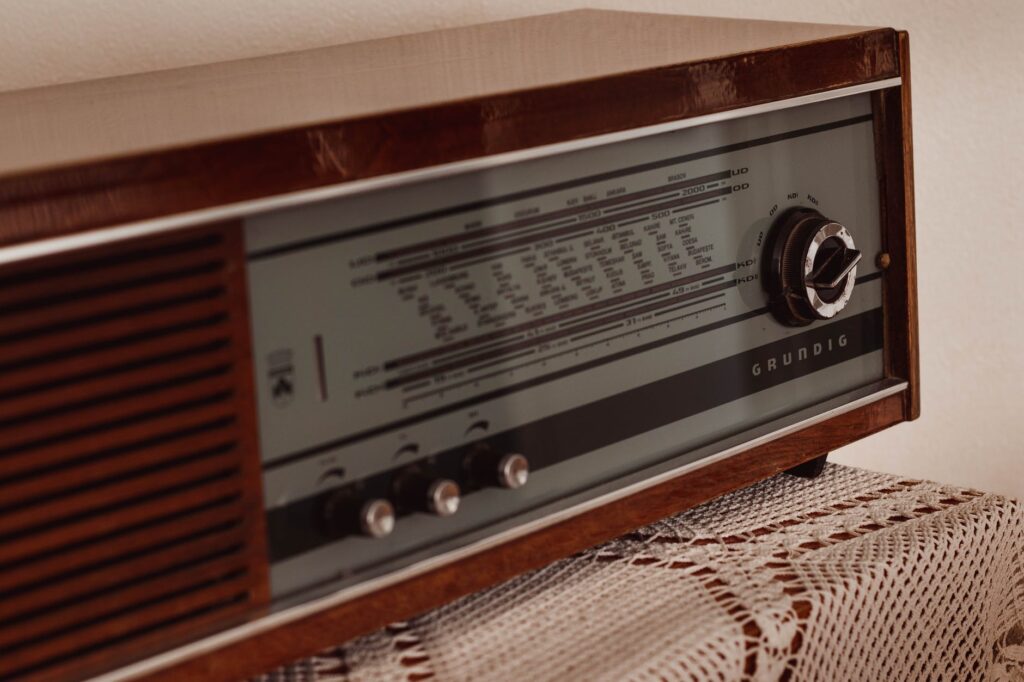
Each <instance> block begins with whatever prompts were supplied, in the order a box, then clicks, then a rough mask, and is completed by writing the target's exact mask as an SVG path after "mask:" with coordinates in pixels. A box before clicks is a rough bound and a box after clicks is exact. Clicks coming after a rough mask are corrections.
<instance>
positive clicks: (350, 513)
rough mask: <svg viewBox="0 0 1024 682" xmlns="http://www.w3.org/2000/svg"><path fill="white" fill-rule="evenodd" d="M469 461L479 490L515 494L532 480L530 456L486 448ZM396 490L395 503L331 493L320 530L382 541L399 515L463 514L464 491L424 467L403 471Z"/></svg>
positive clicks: (348, 491)
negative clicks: (514, 492)
mask: <svg viewBox="0 0 1024 682" xmlns="http://www.w3.org/2000/svg"><path fill="white" fill-rule="evenodd" d="M467 462H468V466H467V469H468V474H469V480H470V483H471V485H473V486H474V487H487V486H491V487H501V488H506V489H509V490H514V489H517V488H521V487H523V486H524V485H526V482H527V480H528V479H529V475H530V464H529V461H528V460H527V459H526V457H524V456H523V455H521V454H519V453H515V452H512V453H502V452H496V451H494V450H493V449H491V448H489V447H487V446H478V447H477V448H475V449H474V451H473V452H472V453H471V455H470V457H469V458H467ZM392 488H393V496H394V500H395V501H394V502H392V500H390V499H387V498H385V497H371V498H365V497H361V496H359V495H358V494H357V493H355V492H354V491H352V490H351V489H347V488H346V489H341V490H337V491H334V492H332V493H328V494H327V495H326V496H325V497H324V499H323V503H322V504H321V506H320V510H319V516H320V519H319V521H320V524H319V525H320V527H321V530H322V531H323V532H324V533H325V534H326V535H328V536H330V537H338V538H340V537H343V536H346V535H352V534H356V533H358V534H361V535H364V536H367V537H371V538H382V537H386V536H388V535H390V534H391V532H392V531H393V530H394V529H395V523H396V519H397V516H398V512H399V510H406V511H416V512H424V513H428V514H433V515H435V516H439V517H448V516H452V515H453V514H455V513H456V512H457V511H458V510H459V505H460V503H461V501H462V489H461V488H460V486H459V484H458V483H457V482H456V481H453V480H452V479H450V478H446V477H444V476H438V475H434V474H432V473H431V472H430V471H429V470H428V469H426V468H424V467H421V466H414V467H410V468H408V469H406V470H404V471H402V472H399V473H398V474H397V475H396V476H395V478H394V484H393V486H392ZM396 504H397V508H396Z"/></svg>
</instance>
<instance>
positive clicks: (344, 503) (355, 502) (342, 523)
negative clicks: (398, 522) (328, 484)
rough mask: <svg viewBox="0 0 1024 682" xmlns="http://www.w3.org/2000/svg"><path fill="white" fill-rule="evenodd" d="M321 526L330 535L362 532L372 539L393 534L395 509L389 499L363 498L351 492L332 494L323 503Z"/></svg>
mask: <svg viewBox="0 0 1024 682" xmlns="http://www.w3.org/2000/svg"><path fill="white" fill-rule="evenodd" d="M320 525H321V529H322V530H323V531H324V533H325V534H326V535H328V536H330V537H335V538H337V537H343V536H345V535H352V534H354V533H361V534H363V535H365V536H367V537H371V538H383V537H386V536H388V535H391V531H393V530H394V529H395V508H394V506H393V505H392V504H391V503H390V502H389V501H388V500H386V499H384V498H380V497H372V498H369V499H363V498H360V497H358V496H356V495H355V494H353V493H352V492H350V491H346V490H339V491H336V492H333V493H328V495H327V496H326V497H325V498H324V500H323V503H322V504H321V505H320Z"/></svg>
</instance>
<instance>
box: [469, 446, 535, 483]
mask: <svg viewBox="0 0 1024 682" xmlns="http://www.w3.org/2000/svg"><path fill="white" fill-rule="evenodd" d="M467 468H468V469H469V473H470V476H471V477H472V479H473V481H474V482H476V483H477V484H478V485H480V486H481V487H482V486H497V487H500V488H508V489H509V490H516V489H518V488H522V487H523V486H524V485H526V482H527V481H528V480H529V478H530V461H529V460H528V459H526V456H525V455H522V454H520V453H518V452H504V451H502V450H499V449H497V448H493V447H491V446H490V445H488V444H486V443H480V444H478V445H476V446H474V447H473V448H472V449H471V450H470V454H469V458H468V460H467Z"/></svg>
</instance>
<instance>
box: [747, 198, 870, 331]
mask: <svg viewBox="0 0 1024 682" xmlns="http://www.w3.org/2000/svg"><path fill="white" fill-rule="evenodd" d="M860 259H861V252H860V251H858V250H857V248H856V245H855V244H854V241H853V236H852V235H851V234H850V231H849V230H847V229H846V228H845V227H844V226H843V225H841V224H839V223H837V222H835V221H834V220H829V219H828V218H826V217H825V216H823V215H822V214H821V213H819V212H818V211H815V210H814V209H810V208H803V207H796V208H792V209H789V210H788V211H786V212H785V213H783V214H782V215H781V216H779V218H778V219H777V220H776V221H775V223H774V224H773V225H772V228H771V230H770V231H769V233H768V239H767V240H766V243H765V250H764V258H763V261H762V262H763V264H764V270H763V272H762V278H761V281H762V282H763V283H764V288H765V291H766V292H767V293H768V307H769V309H770V310H771V311H772V314H773V315H775V317H776V319H778V320H779V321H780V322H782V323H783V324H787V325H790V326H794V327H802V326H804V325H808V324H810V323H811V322H813V321H814V320H827V319H829V318H831V317H835V316H836V315H837V314H838V313H839V312H840V311H841V310H842V309H843V308H845V307H846V304H847V303H849V302H850V297H851V296H852V295H853V286H854V283H855V282H856V279H857V263H859V262H860Z"/></svg>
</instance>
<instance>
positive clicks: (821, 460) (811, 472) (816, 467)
mask: <svg viewBox="0 0 1024 682" xmlns="http://www.w3.org/2000/svg"><path fill="white" fill-rule="evenodd" d="M827 459H828V453H827V452H826V453H825V454H824V455H821V456H820V457H815V458H814V459H810V460H807V461H806V462H804V463H803V464H797V465H796V466H795V467H793V468H792V469H786V471H785V473H787V474H789V475H790V476H799V477H800V478H817V477H818V476H820V475H821V472H822V471H824V470H825V460H827Z"/></svg>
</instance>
